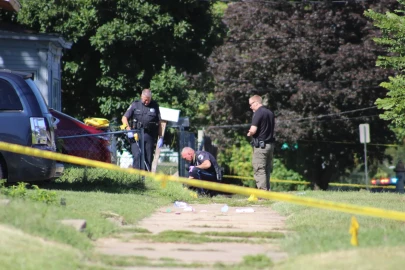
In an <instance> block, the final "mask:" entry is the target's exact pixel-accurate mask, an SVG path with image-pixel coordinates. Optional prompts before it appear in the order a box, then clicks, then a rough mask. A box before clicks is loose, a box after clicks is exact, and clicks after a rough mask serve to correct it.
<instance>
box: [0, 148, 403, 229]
mask: <svg viewBox="0 0 405 270" xmlns="http://www.w3.org/2000/svg"><path fill="white" fill-rule="evenodd" d="M0 150H3V151H9V152H13V153H18V154H23V155H30V156H35V157H40V158H46V159H54V160H59V161H61V162H67V163H73V164H78V165H83V166H92V167H98V168H104V169H109V170H114V171H122V172H127V173H130V174H138V175H143V176H151V177H153V178H155V179H156V178H157V179H159V180H160V181H166V180H167V181H173V182H179V183H183V184H186V185H190V186H194V187H199V188H204V189H210V190H216V191H222V192H226V193H232V194H241V195H245V196H251V195H254V196H256V197H257V198H265V199H270V200H277V201H284V202H290V203H295V204H299V205H305V206H310V207H316V208H321V209H327V210H334V211H340V212H345V213H350V214H359V215H366V216H372V217H380V218H386V219H393V220H399V221H405V213H404V212H399V211H393V210H386V209H381V208H374V207H365V206H357V205H351V204H345V203H338V202H332V201H326V200H319V199H313V198H306V197H302V196H294V195H290V194H285V193H278V192H269V191H265V190H258V189H255V188H247V187H240V186H235V185H227V184H220V183H213V182H209V181H203V180H195V179H187V178H182V177H175V176H169V175H164V174H154V173H150V172H147V171H143V170H136V169H133V168H128V169H126V168H121V167H119V166H117V165H114V164H110V163H106V162H101V161H94V160H89V159H85V158H81V157H75V156H70V155H64V154H60V153H54V152H50V151H43V150H39V149H34V148H31V147H26V146H21V145H17V144H10V143H5V142H0Z"/></svg>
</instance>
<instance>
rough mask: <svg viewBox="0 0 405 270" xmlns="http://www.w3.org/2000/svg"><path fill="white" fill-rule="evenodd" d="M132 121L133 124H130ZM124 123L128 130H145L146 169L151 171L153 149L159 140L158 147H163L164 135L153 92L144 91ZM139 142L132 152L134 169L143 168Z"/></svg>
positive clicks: (128, 112) (126, 115)
mask: <svg viewBox="0 0 405 270" xmlns="http://www.w3.org/2000/svg"><path fill="white" fill-rule="evenodd" d="M129 119H130V120H132V124H130V123H129ZM121 120H122V123H123V125H124V126H125V129H126V130H131V129H132V130H133V129H140V128H143V129H144V150H145V163H146V164H145V167H146V168H145V169H146V170H148V171H150V168H151V163H152V155H153V148H154V145H155V142H156V139H157V138H158V146H159V147H161V146H162V145H163V134H162V127H161V118H160V110H159V104H158V103H157V102H156V101H154V100H152V92H151V91H150V90H149V89H144V90H143V91H142V94H141V100H136V101H134V102H133V103H132V104H131V106H129V108H128V110H127V111H126V112H125V114H124V116H123V117H122V119H121ZM140 148H141V147H140V145H139V142H136V141H132V143H131V152H132V156H133V160H134V162H133V168H135V169H140V168H141V152H140V151H141V149H140Z"/></svg>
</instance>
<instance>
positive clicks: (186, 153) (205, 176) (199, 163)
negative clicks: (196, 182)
mask: <svg viewBox="0 0 405 270" xmlns="http://www.w3.org/2000/svg"><path fill="white" fill-rule="evenodd" d="M181 157H182V158H183V159H185V160H187V161H188V162H190V167H189V177H190V178H195V179H200V180H207V181H220V180H222V175H221V170H220V168H219V166H218V163H217V160H216V159H215V158H214V156H213V155H212V154H211V153H208V152H206V151H194V149H192V148H191V147H184V148H183V150H182V151H181Z"/></svg>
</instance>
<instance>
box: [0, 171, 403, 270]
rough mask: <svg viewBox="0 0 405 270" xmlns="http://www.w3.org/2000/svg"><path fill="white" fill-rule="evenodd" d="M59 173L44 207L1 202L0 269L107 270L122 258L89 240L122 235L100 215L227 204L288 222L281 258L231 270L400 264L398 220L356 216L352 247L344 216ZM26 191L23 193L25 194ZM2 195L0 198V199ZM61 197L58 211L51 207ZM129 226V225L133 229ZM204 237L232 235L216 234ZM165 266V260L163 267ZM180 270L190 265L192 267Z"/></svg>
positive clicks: (388, 200) (390, 196)
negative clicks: (262, 210)
mask: <svg viewBox="0 0 405 270" xmlns="http://www.w3.org/2000/svg"><path fill="white" fill-rule="evenodd" d="M66 175H68V176H66V177H65V178H63V177H62V178H61V179H60V180H58V181H56V182H55V183H52V184H49V185H48V186H45V187H44V188H43V189H44V190H45V191H52V192H55V193H56V197H57V199H56V202H53V203H50V204H46V203H44V202H41V201H33V200H31V199H29V197H27V198H25V199H21V198H11V202H10V204H9V205H0V269H111V266H113V265H115V264H119V262H118V261H117V260H123V258H120V259H116V258H108V259H107V258H106V257H105V256H104V257H101V256H100V255H97V254H94V253H93V241H94V240H95V239H98V238H100V237H105V236H108V235H113V234H116V233H118V232H120V231H122V230H123V229H122V228H120V227H118V226H116V225H115V224H114V223H112V222H110V221H108V220H107V219H106V216H105V215H106V214H105V213H111V215H117V216H120V217H122V218H123V220H124V222H125V224H129V225H131V224H136V223H137V222H138V221H139V220H141V219H142V218H144V217H146V216H148V215H150V214H152V213H153V212H154V211H155V210H156V209H157V208H159V207H161V206H164V205H167V204H171V203H173V202H174V201H175V200H181V201H186V202H188V203H213V202H214V203H221V204H222V203H223V204H225V203H226V204H228V205H229V206H247V205H249V204H257V203H260V204H264V205H267V206H269V207H271V208H272V209H273V210H276V211H278V212H279V213H281V214H282V215H285V216H287V217H288V219H287V222H286V223H287V227H288V230H289V231H290V233H289V234H287V236H286V237H283V238H279V240H278V241H279V242H280V243H281V244H282V248H283V249H284V250H285V251H287V252H288V254H289V259H288V260H287V261H285V262H282V263H277V264H269V263H268V261H267V259H266V258H267V257H265V256H262V255H258V256H259V257H252V258H245V260H244V262H243V263H241V264H240V265H234V266H232V267H231V268H232V269H248V268H249V269H269V267H270V265H272V266H271V269H380V268H383V269H397V268H398V269H399V268H400V266H402V264H403V259H402V258H403V257H404V256H405V244H404V243H405V225H404V222H399V221H393V220H385V219H381V218H372V217H366V216H356V218H357V220H358V222H359V224H360V229H359V243H360V245H359V246H358V247H353V246H351V244H350V238H351V235H350V234H349V227H350V220H351V217H352V216H351V215H350V214H346V213H339V212H335V211H328V210H322V209H317V208H310V207H305V206H300V205H294V204H291V203H284V202H275V201H267V200H264V201H259V202H253V203H252V202H248V201H247V200H246V197H244V196H238V195H236V196H233V197H232V198H229V197H226V196H217V197H214V198H207V197H202V198H193V197H192V196H191V195H190V192H189V191H188V190H185V189H184V188H183V187H182V185H181V184H178V183H170V182H169V183H167V186H166V188H164V189H162V188H161V186H160V184H159V183H158V182H155V181H153V180H151V179H147V181H145V182H142V181H141V180H140V179H138V178H137V176H133V175H132V176H129V175H125V174H122V173H110V172H107V171H105V170H97V169H86V170H85V171H83V170H79V169H75V168H69V169H68V174H66ZM33 192H35V191H34V190H27V193H28V194H31V193H33ZM298 194H299V196H307V197H311V198H319V199H323V200H331V201H336V202H344V203H351V204H356V205H364V206H372V207H378V208H386V209H392V210H398V211H403V212H405V204H404V202H405V196H403V195H398V194H394V193H368V192H321V191H305V192H304V193H303V192H300V193H298ZM2 198H4V196H2V195H1V194H0V199H2ZM62 198H63V200H64V201H65V202H66V205H65V206H63V205H60V204H59V201H60V200H61V199H62ZM60 219H85V220H86V221H87V228H86V229H85V231H84V232H77V231H75V230H74V229H73V228H70V227H67V226H64V225H61V224H60V223H59V222H58V220H60ZM136 229H137V228H136V227H135V228H133V230H134V231H136ZM140 232H141V231H140ZM141 233H142V232H141ZM176 233H178V232H172V233H170V234H168V235H166V236H165V237H166V238H167V239H168V241H172V240H170V239H171V238H173V237H175V238H179V237H180V236H179V235H177V236H176ZM166 234H167V233H166ZM163 235H164V233H163V234H162V235H160V236H159V237H163ZM187 235H188V236H187ZM209 236H210V235H195V234H192V233H189V234H187V233H182V234H181V237H182V238H184V239H187V237H189V238H190V239H189V240H190V242H193V241H200V242H201V241H205V240H204V239H205V238H206V237H209ZM212 236H217V237H232V236H234V235H224V234H220V233H218V234H217V235H215V234H213V235H212ZM238 236H240V237H246V239H247V240H246V241H249V240H248V238H249V237H256V238H257V237H265V238H268V237H269V236H266V234H263V235H260V234H257V233H256V235H253V236H252V235H249V234H247V235H238ZM142 237H146V238H148V237H149V238H150V240H154V237H156V236H153V235H150V236H148V233H147V232H144V234H143V235H142ZM272 237H278V236H272ZM184 239H183V241H184ZM224 239H225V238H224ZM221 241H226V240H222V239H221ZM229 241H230V240H229ZM234 241H235V240H234ZM260 256H261V257H260ZM130 261H131V262H130V263H128V264H129V265H131V263H134V262H135V261H136V262H137V263H136V264H137V265H148V263H147V262H145V261H144V258H136V260H135V259H134V258H132V259H131V260H130ZM121 263H122V262H121ZM171 264H172V262H170V263H168V262H166V266H169V265H171ZM106 265H109V266H110V267H107V266H106ZM173 265H175V264H173ZM177 266H178V265H177ZM188 267H197V268H198V265H189V266H188ZM215 268H219V269H224V268H225V269H228V268H229V266H223V265H216V266H215ZM229 269H230V268H229Z"/></svg>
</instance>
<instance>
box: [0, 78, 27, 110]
mask: <svg viewBox="0 0 405 270" xmlns="http://www.w3.org/2000/svg"><path fill="white" fill-rule="evenodd" d="M9 110H13V111H15V110H17V111H22V110H23V106H22V104H21V101H20V98H19V97H18V95H17V93H16V91H15V89H14V87H13V86H12V85H11V84H10V83H8V82H7V81H5V80H2V79H0V111H9Z"/></svg>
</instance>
